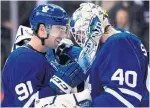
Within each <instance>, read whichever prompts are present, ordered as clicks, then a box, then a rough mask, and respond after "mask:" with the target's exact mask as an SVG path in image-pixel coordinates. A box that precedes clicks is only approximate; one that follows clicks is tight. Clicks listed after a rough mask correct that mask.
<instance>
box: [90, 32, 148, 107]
mask: <svg viewBox="0 0 150 108" xmlns="http://www.w3.org/2000/svg"><path fill="white" fill-rule="evenodd" d="M147 68H148V58H147V53H146V50H145V48H144V46H143V44H142V43H141V41H140V40H139V39H138V37H137V36H135V35H133V34H131V33H129V32H126V31H122V32H120V33H117V34H114V35H112V36H110V37H109V38H108V39H107V40H106V42H105V43H104V44H103V45H102V46H101V47H100V48H99V51H98V52H97V55H96V58H95V61H94V62H93V64H92V66H91V69H90V70H89V71H90V77H89V82H90V86H91V96H92V101H93V104H92V106H94V107H138V106H140V104H141V102H142V101H143V98H144V96H145V94H146V91H147V89H146V76H147Z"/></svg>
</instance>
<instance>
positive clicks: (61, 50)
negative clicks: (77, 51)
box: [55, 39, 74, 65]
mask: <svg viewBox="0 0 150 108" xmlns="http://www.w3.org/2000/svg"><path fill="white" fill-rule="evenodd" d="M73 45H74V44H73V43H72V41H71V40H69V39H63V40H61V42H60V44H59V45H58V47H57V49H56V50H55V53H56V59H57V62H58V63H59V64H61V65H66V64H68V63H69V62H71V60H72V59H71V57H70V56H69V55H68V54H67V51H68V50H70V48H71V47H72V46H73Z"/></svg>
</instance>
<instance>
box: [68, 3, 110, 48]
mask: <svg viewBox="0 0 150 108" xmlns="http://www.w3.org/2000/svg"><path fill="white" fill-rule="evenodd" d="M107 16H108V14H107V13H106V11H105V10H103V9H102V8H101V7H100V6H98V5H95V4H93V3H82V4H81V5H80V7H79V8H78V9H77V10H76V11H75V12H74V13H73V15H72V17H71V22H70V26H71V33H72V35H73V37H74V39H75V42H76V43H77V44H78V45H79V46H80V47H83V46H84V44H85V43H86V41H85V40H86V38H87V36H89V34H92V32H93V31H97V33H96V34H97V35H99V36H102V35H103V34H104V29H105V25H104V17H107ZM94 33H95V32H94ZM94 36H95V35H94Z"/></svg>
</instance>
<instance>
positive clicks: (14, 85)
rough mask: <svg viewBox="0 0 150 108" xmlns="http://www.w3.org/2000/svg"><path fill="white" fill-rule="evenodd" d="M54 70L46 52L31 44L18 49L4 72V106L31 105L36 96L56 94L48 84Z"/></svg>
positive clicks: (9, 58) (7, 63)
mask: <svg viewBox="0 0 150 108" xmlns="http://www.w3.org/2000/svg"><path fill="white" fill-rule="evenodd" d="M53 71H54V70H53V68H52V67H51V65H49V63H48V62H47V59H46V58H45V54H43V53H40V52H37V51H35V50H34V49H32V47H31V46H25V47H20V48H18V49H16V50H15V51H14V52H12V53H11V54H10V56H9V57H8V59H7V61H6V64H5V67H4V69H3V72H2V83H3V89H4V100H3V101H2V107H29V106H30V107H31V106H34V104H33V103H34V99H35V98H43V97H48V96H54V95H56V93H55V91H54V90H53V89H52V88H51V87H50V86H49V85H48V83H49V81H50V78H51V77H52V75H53V74H54V72H53Z"/></svg>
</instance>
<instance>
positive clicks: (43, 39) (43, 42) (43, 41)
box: [36, 32, 50, 45]
mask: <svg viewBox="0 0 150 108" xmlns="http://www.w3.org/2000/svg"><path fill="white" fill-rule="evenodd" d="M36 36H37V37H38V38H39V39H40V40H41V43H42V45H45V39H48V37H49V36H50V33H49V32H48V33H47V37H45V38H43V37H42V38H41V37H40V36H39V35H38V34H37V35H36Z"/></svg>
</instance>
